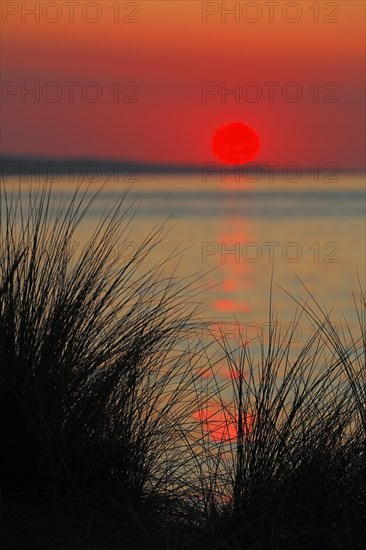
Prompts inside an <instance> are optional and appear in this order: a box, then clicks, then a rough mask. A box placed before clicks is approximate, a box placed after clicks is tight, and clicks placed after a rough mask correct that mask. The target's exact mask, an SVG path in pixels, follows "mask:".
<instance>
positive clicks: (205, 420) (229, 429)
mask: <svg viewBox="0 0 366 550" xmlns="http://www.w3.org/2000/svg"><path fill="white" fill-rule="evenodd" d="M192 416H193V418H194V419H195V420H197V421H198V422H199V423H200V424H201V425H202V427H203V429H204V430H205V431H206V432H207V434H208V435H209V437H210V438H211V439H212V441H215V442H218V443H229V442H230V441H235V440H236V439H237V437H238V414H237V411H234V412H232V411H230V410H228V409H226V408H223V407H220V406H219V405H216V404H214V405H210V406H209V407H207V408H205V409H200V410H198V411H196V412H194V413H193V415H192ZM242 422H243V435H244V436H245V435H247V434H248V433H249V432H250V431H251V430H252V429H253V416H252V415H251V414H249V413H244V415H243V418H242Z"/></svg>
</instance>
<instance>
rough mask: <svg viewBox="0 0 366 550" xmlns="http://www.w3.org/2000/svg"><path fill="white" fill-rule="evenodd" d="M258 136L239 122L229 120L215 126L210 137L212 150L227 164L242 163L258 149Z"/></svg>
mask: <svg viewBox="0 0 366 550" xmlns="http://www.w3.org/2000/svg"><path fill="white" fill-rule="evenodd" d="M259 145H260V142H259V137H258V135H257V134H256V132H255V131H254V130H252V128H249V126H246V125H245V124H242V123H241V122H229V123H228V124H224V126H220V128H217V130H216V132H215V135H214V136H213V138H212V150H213V152H214V154H215V156H216V158H217V159H218V160H221V161H224V162H226V163H228V164H244V163H245V162H248V161H250V160H252V159H253V158H254V157H255V156H256V155H257V153H258V150H259Z"/></svg>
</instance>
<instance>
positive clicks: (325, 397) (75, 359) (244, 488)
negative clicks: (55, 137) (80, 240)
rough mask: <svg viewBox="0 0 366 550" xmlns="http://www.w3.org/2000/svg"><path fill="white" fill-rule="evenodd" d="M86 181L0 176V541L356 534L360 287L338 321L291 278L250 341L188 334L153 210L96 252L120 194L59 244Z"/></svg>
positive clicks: (65, 544)
mask: <svg viewBox="0 0 366 550" xmlns="http://www.w3.org/2000/svg"><path fill="white" fill-rule="evenodd" d="M23 191H24V189H23ZM97 196H98V193H97V194H96V195H94V197H92V198H91V199H90V198H89V195H83V192H82V190H81V188H79V189H78V190H77V191H76V193H75V195H74V197H73V199H72V200H71V201H69V202H68V203H67V202H65V201H64V202H62V201H61V203H54V202H53V195H52V193H51V191H50V190H49V189H42V190H39V191H38V193H36V192H34V191H32V192H31V193H30V194H25V196H23V197H21V194H20V193H19V192H18V191H16V192H15V193H13V194H12V193H10V192H9V191H5V189H4V190H2V193H1V204H0V206H1V223H0V237H1V244H0V442H1V454H0V547H1V548H2V549H19V550H20V549H24V550H31V549H34V550H43V549H44V550H46V549H47V550H48V549H50V550H51V549H52V550H56V549H60V550H69V549H70V550H71V549H75V550H78V549H80V550H86V549H88V550H89V549H90V550H107V549H110V550H112V549H120V550H122V549H126V550H127V549H131V550H133V549H139V550H140V549H141V550H143V549H152V550H153V549H156V550H160V549H167V550H169V549H172V550H178V549H179V550H180V549H181V550H183V549H195V550H200V549H202V550H204V549H210V550H214V549H227V550H236V549H246V550H249V549H252V550H260V549H261V550H272V549H281V550H282V549H283V550H296V549H299V550H300V549H301V550H312V549H314V550H315V549H319V550H328V549H329V550H337V549H344V550H346V549H347V550H353V549H362V548H366V533H365V525H366V453H365V449H366V369H365V354H366V337H365V326H366V325H365V294H364V293H363V292H362V291H361V290H360V291H358V293H357V296H355V308H356V312H357V315H358V324H359V332H358V334H354V333H353V331H351V330H349V329H348V325H347V322H346V321H344V323H343V330H341V331H339V330H338V331H335V330H334V327H333V324H332V323H331V319H330V316H329V315H328V312H326V311H325V310H324V309H323V308H322V307H321V306H320V305H319V304H318V303H317V302H315V301H314V300H312V297H311V296H309V300H308V301H307V302H304V303H300V302H299V303H297V309H296V311H295V313H294V325H293V332H292V333H288V334H287V335H286V338H284V337H283V335H281V334H279V331H278V330H277V324H276V319H275V316H274V313H273V311H272V305H271V303H270V304H269V315H270V318H269V330H268V334H267V337H266V341H263V342H262V345H261V348H260V350H259V352H260V353H259V354H256V355H255V356H254V354H253V352H252V351H251V350H250V348H249V347H248V346H247V345H246V342H242V343H241V345H240V346H238V347H237V348H233V347H230V345H229V342H228V340H227V339H226V338H225V336H224V335H223V337H222V338H218V339H216V341H215V339H214V338H213V342H212V343H211V344H208V343H207V342H205V343H202V342H200V341H199V339H197V323H196V322H195V319H197V309H196V308H197V303H198V300H199V293H200V290H201V289H200V282H199V274H196V276H195V277H192V279H190V280H188V279H180V278H179V277H177V276H173V275H174V270H173V269H171V271H170V273H173V275H167V267H168V266H169V265H171V262H173V265H174V262H175V256H174V254H173V255H172V256H171V257H170V258H168V259H167V260H165V261H163V262H161V263H159V265H155V266H153V267H151V266H150V265H149V257H150V256H149V252H151V250H152V248H154V247H156V246H157V245H158V244H159V242H160V240H161V239H162V238H163V237H164V228H163V227H160V228H157V229H156V230H155V231H154V232H153V233H151V234H150V235H148V236H147V237H146V239H145V241H144V242H143V243H142V244H141V245H140V246H139V248H138V250H137V251H135V252H134V253H133V254H132V256H131V257H130V258H129V259H128V260H126V261H124V262H123V263H122V264H119V265H118V268H117V267H116V262H115V258H114V256H113V250H115V245H116V243H117V242H121V241H122V242H123V241H126V242H127V241H128V230H129V222H130V221H131V216H133V212H131V209H130V210H128V209H127V211H126V207H125V202H124V201H125V197H123V198H122V199H121V201H120V203H119V204H117V205H115V206H114V207H113V208H112V209H110V210H108V211H106V213H105V214H104V215H103V216H102V218H101V221H100V222H99V224H98V226H97V227H96V230H95V234H94V238H93V239H91V240H90V242H92V241H93V245H90V246H89V247H86V248H85V249H83V251H82V252H80V254H79V255H78V256H77V257H72V256H71V255H70V247H69V245H70V243H71V242H72V240H73V237H75V232H76V230H77V229H78V227H79V224H80V223H82V221H83V219H84V218H85V214H86V213H87V211H88V209H89V208H90V207H91V205H92V203H93V201H94V200H95V199H96V198H97ZM304 318H305V319H308V320H310V321H311V323H312V324H313V325H314V326H316V327H317V329H316V330H315V332H313V333H312V334H311V336H310V337H309V338H308V339H307V341H305V342H303V344H302V346H301V349H293V348H294V345H293V344H294V337H293V335H294V333H295V330H296V326H297V325H298V324H299V323H300V321H301V320H302V319H304ZM213 347H215V350H216V351H217V348H221V353H222V356H224V357H225V359H226V362H227V367H228V369H229V372H230V374H231V376H230V377H229V381H228V379H227V378H226V379H221V378H220V377H219V376H218V375H217V374H216V371H215V368H216V359H215V357H216V355H215V354H214V353H213V352H211V350H212V348H213ZM215 353H216V352H215ZM203 373H204V376H203ZM228 391H230V393H231V395H232V400H231V402H230V403H228V402H227V399H224V394H225V395H226V396H227V394H228ZM218 410H220V411H221V412H222V414H221V416H220V418H221V424H222V423H226V424H227V426H226V428H227V429H226V430H225V429H224V428H223V426H222V425H221V426H219V430H218V433H221V434H226V436H225V437H224V435H222V437H221V440H220V438H218V437H217V435H216V436H215V437H214V435H213V432H214V430H213V428H212V425H213V424H212V422H213V419H214V418H217V411H218ZM197 411H199V413H198V414H197ZM212 411H216V412H212ZM210 415H211V420H212V422H211V421H210ZM210 422H211V423H210ZM233 429H234V436H233V435H232V433H233ZM210 430H211V433H210ZM230 434H231V435H230Z"/></svg>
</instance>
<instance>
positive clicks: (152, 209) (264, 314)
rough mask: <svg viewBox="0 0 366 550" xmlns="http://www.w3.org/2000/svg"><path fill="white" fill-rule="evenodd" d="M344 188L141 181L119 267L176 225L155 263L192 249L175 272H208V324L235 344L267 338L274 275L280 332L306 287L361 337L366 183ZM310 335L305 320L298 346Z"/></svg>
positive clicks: (96, 208)
mask: <svg viewBox="0 0 366 550" xmlns="http://www.w3.org/2000/svg"><path fill="white" fill-rule="evenodd" d="M337 179H338V181H332V182H324V181H323V180H322V178H321V177H320V181H318V182H316V181H314V177H312V176H307V177H305V176H303V177H302V178H301V180H300V181H297V182H290V181H286V180H284V179H283V178H279V177H276V178H275V180H274V181H273V182H269V181H259V182H255V183H254V182H248V181H240V182H236V181H235V180H234V179H231V180H230V179H229V178H228V179H227V180H226V182H223V181H221V179H220V177H213V176H212V177H211V178H210V179H208V181H206V182H203V181H202V178H201V176H200V175H199V174H197V175H189V176H187V175H184V176H183V175H182V176H176V175H164V176H147V175H146V176H143V175H141V176H139V178H138V181H136V182H135V183H133V184H132V188H131V190H130V191H129V194H128V197H127V199H126V205H129V204H131V203H132V202H133V201H137V202H138V203H139V204H140V206H139V210H138V212H137V213H136V215H135V217H134V220H133V222H132V224H131V226H130V233H129V236H128V245H127V244H126V245H124V246H123V247H122V248H120V249H119V250H116V262H123V261H124V260H125V259H126V258H127V257H128V255H129V254H130V253H131V252H132V251H133V250H134V249H135V248H136V247H137V246H138V245H139V244H140V243H141V242H142V240H143V239H144V237H145V236H146V235H147V233H148V232H149V231H151V230H152V229H153V228H154V227H155V226H156V224H160V223H161V222H163V221H164V220H167V219H168V218H169V220H168V221H167V226H166V227H167V229H169V234H168V236H167V237H166V239H165V240H164V242H163V243H161V244H160V245H159V246H158V247H157V249H156V250H155V251H153V253H152V254H151V257H150V260H149V261H150V262H151V264H154V263H156V262H159V261H160V262H161V260H162V259H164V258H165V257H167V256H168V255H169V253H171V252H172V251H173V250H174V249H175V248H176V247H177V246H178V245H179V246H180V247H181V248H182V249H183V248H184V249H187V247H188V249H187V250H186V251H185V252H184V253H182V255H181V259H180V262H179V265H178V267H177V271H176V273H177V274H178V275H189V274H192V273H194V272H197V271H199V270H202V269H203V270H205V272H206V274H204V275H203V276H202V282H203V283H206V284H207V285H208V286H209V287H210V288H208V289H207V290H206V291H205V292H204V293H203V295H202V313H201V315H200V319H201V320H202V321H203V322H205V321H208V320H209V321H213V322H215V324H216V325H215V326H217V327H219V330H224V331H225V332H226V334H227V335H228V337H229V338H230V339H232V340H233V342H235V341H236V342H238V341H239V338H240V335H241V336H244V338H245V339H246V340H249V341H253V342H254V341H256V340H257V338H258V335H259V334H260V333H261V332H263V331H265V330H266V326H267V324H266V323H267V321H268V314H269V294H270V282H271V276H272V273H273V286H272V301H273V307H274V309H275V311H276V312H277V313H278V317H279V319H278V321H279V327H280V330H282V329H283V330H284V331H285V330H286V327H287V325H288V323H289V322H291V320H292V319H293V315H294V311H295V306H296V304H295V302H294V300H292V299H291V298H289V296H288V295H287V294H286V292H285V291H287V292H288V293H290V294H291V295H292V296H293V297H295V298H297V299H303V298H305V297H306V295H307V293H306V290H305V289H304V287H302V284H301V282H302V283H303V284H304V285H305V286H306V288H307V289H308V290H309V292H310V293H311V294H312V295H313V296H314V298H315V299H316V300H317V301H318V302H319V303H320V304H321V305H324V306H325V307H326V308H328V309H329V310H330V309H331V308H334V309H333V314H332V315H333V316H332V318H333V320H334V322H335V323H337V320H338V319H339V318H341V317H342V316H343V315H345V316H346V318H347V320H348V322H349V323H350V326H351V327H352V329H354V330H357V318H356V314H355V308H354V303H353V296H352V291H356V293H357V292H358V283H357V274H358V275H359V277H360V279H361V281H363V280H364V278H365V188H364V179H363V177H362V176H355V175H347V174H338V178H337ZM8 183H9V185H10V183H12V184H14V180H8ZM75 183H76V182H74V183H73V182H70V181H68V180H66V179H65V180H61V181H59V182H57V183H56V184H54V185H53V193H54V195H55V198H59V197H61V195H62V196H63V197H64V199H67V198H69V197H70V196H71V193H72V191H73V189H74V188H75ZM22 185H24V187H25V184H24V183H23V184H22ZM33 185H36V184H33ZM38 185H39V184H38ZM129 185H130V184H129V183H128V182H114V181H110V182H109V183H108V184H107V185H106V186H105V188H104V190H103V191H102V193H101V194H100V196H99V198H98V200H97V201H96V202H94V204H93V205H92V207H91V209H90V211H89V213H88V215H87V217H86V218H85V220H84V222H83V224H82V225H81V228H80V231H79V234H78V235H77V236H76V239H75V243H77V244H76V245H75V246H77V247H81V248H82V246H84V245H85V243H86V242H88V240H90V238H91V235H92V230H93V228H94V227H95V224H96V223H97V221H98V219H99V216H100V215H101V214H102V212H103V210H104V208H105V206H106V204H107V205H110V206H111V205H112V204H113V203H114V202H115V201H116V200H117V199H118V198H119V197H120V196H121V193H122V192H123V191H124V190H125V189H126V188H127V187H129ZM96 186H97V185H94V187H96ZM176 264H177V261H173V262H172V264H171V270H173V268H174V267H175V266H176ZM300 281H301V282H300ZM278 285H279V286H278ZM280 287H282V289H281V288H280ZM312 330H313V327H312V325H311V323H310V322H308V321H306V320H304V321H302V322H301V323H300V324H299V330H298V332H297V334H298V338H299V340H300V339H301V338H306V337H308V336H309V335H310V334H311V331H312Z"/></svg>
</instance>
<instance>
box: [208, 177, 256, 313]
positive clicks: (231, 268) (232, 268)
mask: <svg viewBox="0 0 366 550" xmlns="http://www.w3.org/2000/svg"><path fill="white" fill-rule="evenodd" d="M223 185H225V184H223ZM237 185H240V184H237ZM229 189H231V187H230V188H229ZM231 203H232V199H231V198H229V201H228V206H231ZM225 224H226V228H225V232H222V233H220V234H219V235H218V238H217V242H218V243H219V247H220V253H219V254H220V256H219V262H220V265H221V268H222V270H223V272H224V274H225V275H224V276H225V281H224V282H223V283H222V286H221V289H222V290H223V291H224V292H225V294H226V295H227V296H225V297H223V298H220V299H218V300H215V301H214V302H213V303H212V309H214V310H216V311H221V312H225V313H239V312H240V313H249V312H250V311H251V308H250V305H249V304H248V303H246V302H245V301H244V300H245V298H246V296H247V295H248V282H247V277H248V274H249V273H250V272H251V271H252V269H253V268H252V265H251V264H250V263H248V262H246V261H245V259H244V258H243V257H242V254H241V251H242V248H243V246H244V245H245V243H246V242H248V241H249V239H248V228H247V223H246V222H245V221H244V220H243V219H241V218H239V217H235V218H230V219H228V220H225ZM250 240H252V239H250ZM238 295H239V296H240V301H238V298H237V296H238Z"/></svg>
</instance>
